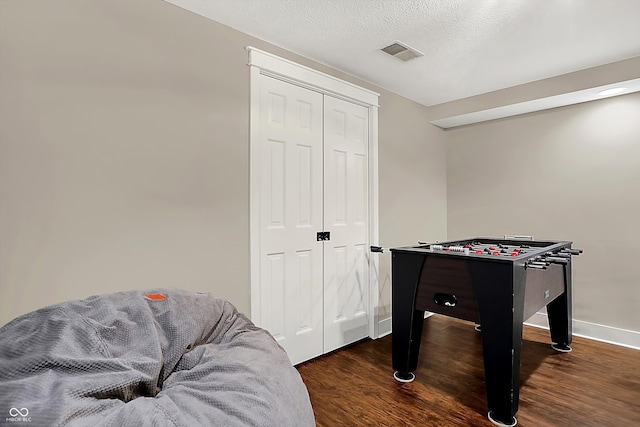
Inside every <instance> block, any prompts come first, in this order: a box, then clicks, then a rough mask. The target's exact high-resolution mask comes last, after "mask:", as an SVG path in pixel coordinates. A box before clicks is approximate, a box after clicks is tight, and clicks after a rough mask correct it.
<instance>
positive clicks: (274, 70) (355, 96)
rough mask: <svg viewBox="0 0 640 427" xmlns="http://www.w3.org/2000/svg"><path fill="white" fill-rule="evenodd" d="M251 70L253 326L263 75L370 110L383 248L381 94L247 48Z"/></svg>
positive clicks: (374, 260)
mask: <svg viewBox="0 0 640 427" xmlns="http://www.w3.org/2000/svg"><path fill="white" fill-rule="evenodd" d="M246 50H247V51H248V53H249V63H248V65H249V66H250V114H249V128H250V129H249V252H250V256H249V262H250V264H251V265H250V283H251V294H250V307H251V320H252V321H254V322H255V323H258V324H260V323H261V317H260V316H261V313H260V304H258V303H257V302H258V301H260V251H259V248H260V216H259V214H260V212H259V209H260V203H259V202H260V198H259V197H260V193H259V189H260V173H259V167H260V158H259V154H258V153H259V150H257V144H258V138H259V132H260V123H259V119H258V118H259V108H260V79H259V77H260V75H261V74H262V75H267V76H270V77H273V78H276V79H279V80H282V81H285V82H288V83H292V84H295V85H297V86H301V87H304V88H307V89H310V90H313V91H316V92H320V93H322V94H324V95H330V96H333V97H336V98H339V99H343V100H346V101H349V102H353V103H356V104H359V105H362V106H364V107H366V108H367V109H368V110H369V153H368V156H369V165H368V166H369V174H368V175H369V243H370V244H374V243H377V242H378V236H379V229H378V221H379V214H378V108H379V106H378V98H379V96H380V94H378V93H376V92H373V91H371V90H369V89H366V88H363V87H360V86H357V85H355V84H353V83H349V82H347V81H344V80H341V79H339V78H337V77H334V76H331V75H329V74H325V73H322V72H320V71H317V70H314V69H312V68H309V67H306V66H304V65H300V64H297V63H295V62H293V61H289V60H288V59H284V58H281V57H279V56H276V55H273V54H271V53H268V52H265V51H263V50H260V49H256V48H254V47H252V46H247V47H246ZM367 255H368V259H369V307H368V309H369V319H368V320H369V337H371V338H374V339H375V338H377V337H378V322H377V316H376V313H377V311H378V306H379V283H378V271H380V270H379V268H378V264H379V260H378V258H379V257H377V256H372V254H371V252H368V251H367Z"/></svg>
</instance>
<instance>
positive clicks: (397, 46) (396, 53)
mask: <svg viewBox="0 0 640 427" xmlns="http://www.w3.org/2000/svg"><path fill="white" fill-rule="evenodd" d="M380 50H381V51H383V52H384V53H388V54H389V55H391V56H393V57H394V58H398V59H399V60H401V61H404V62H407V61H411V60H412V59H416V58H419V57H421V56H424V53H422V52H419V51H417V50H415V49H414V48H412V47H409V46H407V45H405V44H403V43H400V42H395V43H393V44H391V45H389V46H387V47H383V48H382V49H380Z"/></svg>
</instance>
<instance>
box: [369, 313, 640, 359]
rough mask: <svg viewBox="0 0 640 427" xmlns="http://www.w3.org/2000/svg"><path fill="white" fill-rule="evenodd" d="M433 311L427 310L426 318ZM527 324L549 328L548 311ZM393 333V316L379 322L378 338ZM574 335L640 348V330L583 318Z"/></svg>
mask: <svg viewBox="0 0 640 427" xmlns="http://www.w3.org/2000/svg"><path fill="white" fill-rule="evenodd" d="M431 315H433V313H429V312H425V313H424V317H425V319H426V318H427V317H429V316H431ZM524 324H525V325H529V326H535V327H537V328H543V329H549V321H548V319H547V314H546V313H540V312H538V313H536V314H534V315H533V316H532V317H531V318H530V319H529V320H527V321H526V322H525V323H524ZM390 333H391V317H387V318H386V319H383V320H381V321H380V322H378V338H382V337H384V336H386V335H389V334H390ZM573 335H576V336H578V337H583V338H588V339H592V340H596V341H602V342H606V343H609V344H615V345H620V346H622V347H629V348H633V349H635V350H640V332H637V331H630V330H628V329H620V328H614V327H612V326H605V325H599V324H597V323H590V322H584V321H582V320H575V319H574V320H573Z"/></svg>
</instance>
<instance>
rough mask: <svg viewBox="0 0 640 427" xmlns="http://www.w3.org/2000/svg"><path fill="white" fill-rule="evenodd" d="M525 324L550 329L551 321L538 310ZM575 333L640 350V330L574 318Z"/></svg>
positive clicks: (579, 335)
mask: <svg viewBox="0 0 640 427" xmlns="http://www.w3.org/2000/svg"><path fill="white" fill-rule="evenodd" d="M524 324H525V325H529V326H535V327H538V328H544V329H549V321H548V319H547V314H546V313H540V312H538V313H536V314H534V315H533V316H532V317H531V318H530V319H529V320H527V321H526V322H525V323H524ZM573 335H576V336H578V337H583V338H588V339H592V340H596V341H602V342H606V343H609V344H615V345H620V346H623V347H629V348H633V349H636V350H640V332H637V331H630V330H628V329H620V328H614V327H612V326H605V325H599V324H597V323H590V322H584V321H582V320H575V319H574V320H573Z"/></svg>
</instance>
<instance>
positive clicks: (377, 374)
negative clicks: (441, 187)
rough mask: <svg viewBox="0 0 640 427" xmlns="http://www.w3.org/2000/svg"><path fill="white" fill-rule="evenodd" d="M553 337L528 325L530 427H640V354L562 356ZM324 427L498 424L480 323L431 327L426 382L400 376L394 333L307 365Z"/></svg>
mask: <svg viewBox="0 0 640 427" xmlns="http://www.w3.org/2000/svg"><path fill="white" fill-rule="evenodd" d="M549 344H550V339H549V332H548V331H547V330H544V329H540V328H534V327H530V326H525V329H524V336H523V347H522V365H521V379H520V380H521V381H520V382H521V387H520V408H519V411H518V413H517V414H516V417H517V419H518V425H519V426H522V427H534V426H535V427H547V426H548V427H564V426H567V427H569V426H571V427H574V426H581V427H582V426H594V427H595V426H598V427H603V426H613V425H629V426H631V425H634V426H635V425H640V351H639V350H634V349H630V348H625V347H621V346H616V345H612V344H607V343H602V342H598V341H594V340H589V339H585V338H580V337H574V341H573V344H572V347H573V352H571V353H557V352H556V351H554V350H553V349H552V348H551V346H550V345H549ZM297 368H298V371H299V372H300V375H301V376H302V379H303V380H304V382H305V384H306V385H307V388H308V390H309V396H310V398H311V403H312V405H313V409H314V412H315V415H316V423H317V425H318V427H334V426H390V427H391V426H442V427H446V426H493V424H491V422H489V420H488V419H487V417H486V415H487V414H486V412H487V406H486V394H485V381H484V367H483V359H482V342H481V335H480V333H478V332H476V331H474V329H473V323H470V322H466V321H462V320H458V319H454V318H449V317H445V316H439V315H433V316H431V317H430V318H428V319H426V320H425V324H424V330H423V335H422V347H421V351H420V359H419V362H418V369H417V371H416V380H415V381H414V382H412V383H407V384H401V383H398V382H397V381H395V380H394V379H393V376H392V370H391V336H387V337H384V338H381V339H379V340H375V341H373V340H364V341H361V342H358V343H356V344H354V345H351V346H349V347H347V348H343V349H340V350H338V351H335V352H333V353H330V354H327V355H324V356H321V357H319V358H316V359H314V360H311V361H309V362H306V363H303V364H301V365H298V366H297Z"/></svg>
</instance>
